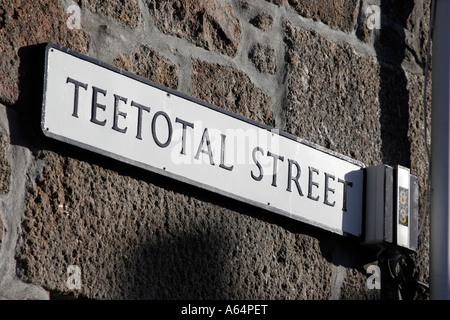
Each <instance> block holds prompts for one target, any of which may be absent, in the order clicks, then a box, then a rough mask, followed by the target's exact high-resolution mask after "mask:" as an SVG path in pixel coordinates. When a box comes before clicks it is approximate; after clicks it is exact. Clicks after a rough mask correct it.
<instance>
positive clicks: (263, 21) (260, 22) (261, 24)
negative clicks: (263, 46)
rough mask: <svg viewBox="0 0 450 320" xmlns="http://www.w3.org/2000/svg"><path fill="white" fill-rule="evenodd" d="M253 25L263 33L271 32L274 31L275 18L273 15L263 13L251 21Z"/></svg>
mask: <svg viewBox="0 0 450 320" xmlns="http://www.w3.org/2000/svg"><path fill="white" fill-rule="evenodd" d="M250 23H251V24H253V25H254V26H255V27H257V28H259V29H261V30H263V31H269V30H271V29H272V25H273V18H272V16H271V15H269V14H267V13H265V12H263V13H260V14H258V15H256V16H255V17H254V18H253V19H252V20H251V21H250Z"/></svg>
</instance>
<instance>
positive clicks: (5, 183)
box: [0, 132, 11, 194]
mask: <svg viewBox="0 0 450 320" xmlns="http://www.w3.org/2000/svg"><path fill="white" fill-rule="evenodd" d="M8 147H9V137H8V136H7V135H6V134H3V133H1V132H0V194H2V193H8V192H9V183H10V179H11V166H10V164H9V161H8V158H7V157H8V153H7V152H8Z"/></svg>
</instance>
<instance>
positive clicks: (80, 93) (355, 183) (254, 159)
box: [42, 44, 364, 237]
mask: <svg viewBox="0 0 450 320" xmlns="http://www.w3.org/2000/svg"><path fill="white" fill-rule="evenodd" d="M211 81H214V79H211ZM42 130H43V132H44V134H45V135H46V136H48V137H51V138H54V139H57V140H60V141H64V142H66V143H69V144H72V145H75V146H78V147H81V148H84V149H87V150H90V151H93V152H96V153H100V154H102V155H105V156H108V157H111V158H114V159H117V160H120V161H123V162H126V163H128V164H131V165H134V166H137V167H140V168H143V169H146V170H150V171H152V172H155V173H159V174H162V175H164V176H168V177H170V178H173V179H176V180H179V181H182V182H184V183H188V184H191V185H194V186H197V187H200V188H203V189H206V190H209V191H212V192H216V193H219V194H222V195H225V196H228V197H230V198H233V199H237V200H240V201H243V202H245V203H248V204H251V205H255V206H257V207H260V208H263V209H266V210H269V211H271V212H274V213H277V214H281V215H284V216H287V217H290V218H292V219H296V220H299V221H302V222H305V223H308V224H311V225H314V226H317V227H320V228H323V229H326V230H329V231H332V232H334V233H338V234H341V235H349V236H356V237H359V236H361V230H362V213H363V189H364V187H363V186H364V179H363V170H362V168H363V167H364V165H363V164H362V163H360V162H358V161H355V160H352V159H350V158H348V157H346V156H343V155H340V154H338V153H335V152H332V151H330V150H326V149H325V148H322V147H320V146H317V145H315V144H312V143H309V142H307V141H304V140H302V139H300V138H297V137H294V136H292V135H289V134H287V133H284V132H280V131H279V130H277V129H274V128H271V127H269V126H266V125H264V124H261V123H257V122H255V121H253V120H250V119H247V118H245V117H242V116H240V115H237V114H234V113H232V112H229V111H226V110H224V109H221V108H219V107H216V106H213V105H211V104H208V103H206V102H204V101H200V100H198V99H195V98H192V97H189V96H187V95H185V94H183V93H180V92H177V91H175V90H172V89H169V88H166V87H163V86H161V85H158V84H155V83H153V82H151V81H149V80H146V79H143V78H141V77H138V76H136V75H134V74H131V73H129V72H126V71H124V70H121V69H119V68H116V67H113V66H110V65H107V64H105V63H103V62H100V61H98V60H95V59H92V58H89V57H87V56H84V55H82V54H80V53H77V52H74V51H71V50H69V49H66V48H63V47H60V46H59V45H56V44H49V45H48V46H47V48H46V61H45V79H44V94H43V109H42ZM124 201H126V200H124Z"/></svg>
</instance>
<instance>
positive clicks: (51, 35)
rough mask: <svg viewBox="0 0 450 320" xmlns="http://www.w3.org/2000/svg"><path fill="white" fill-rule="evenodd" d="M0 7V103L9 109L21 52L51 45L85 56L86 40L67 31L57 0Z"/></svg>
mask: <svg viewBox="0 0 450 320" xmlns="http://www.w3.org/2000/svg"><path fill="white" fill-rule="evenodd" d="M1 7H2V13H0V15H1V16H2V20H1V23H0V52H1V53H2V56H1V59H0V70H2V74H1V75H0V102H3V103H5V104H7V105H12V104H14V103H15V102H16V101H17V99H18V97H19V84H20V79H19V78H20V74H19V66H20V58H19V51H20V49H21V48H23V47H26V46H30V45H34V44H39V43H45V42H49V41H52V42H56V43H59V44H61V45H63V46H66V47H69V48H71V49H74V50H77V51H80V52H84V53H85V52H87V50H88V43H89V37H88V35H87V33H86V32H85V31H83V30H81V29H79V30H77V29H69V28H68V27H67V25H66V21H67V19H68V18H69V15H68V14H66V13H65V11H64V8H63V7H62V6H61V2H60V1H58V0H53V1H43V0H41V1H33V2H30V1H25V0H23V1H21V0H17V1H2V4H1ZM22 75H23V76H25V74H23V73H22Z"/></svg>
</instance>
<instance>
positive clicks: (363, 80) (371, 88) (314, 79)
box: [286, 24, 382, 165]
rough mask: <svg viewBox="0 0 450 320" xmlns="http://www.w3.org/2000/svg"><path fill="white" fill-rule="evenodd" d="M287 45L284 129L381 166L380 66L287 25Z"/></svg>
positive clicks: (317, 36)
mask: <svg viewBox="0 0 450 320" xmlns="http://www.w3.org/2000/svg"><path fill="white" fill-rule="evenodd" d="M286 41H287V45H288V48H289V49H288V63H289V65H290V68H289V73H288V81H287V85H288V98H287V107H286V109H287V120H286V121H287V122H286V130H287V131H288V132H290V133H292V134H294V135H297V136H299V137H301V138H304V139H306V140H308V141H311V142H314V143H317V144H319V145H322V146H325V147H327V148H329V149H331V150H335V151H338V152H340V153H342V154H345V155H347V156H349V157H352V158H354V159H357V160H359V161H362V162H363V163H366V164H369V165H370V164H375V163H379V162H381V161H382V152H381V144H382V132H381V128H380V125H379V121H377V120H375V121H374V120H373V119H379V103H378V102H377V99H378V92H379V90H380V80H379V77H378V74H379V67H378V65H377V63H376V61H374V60H373V59H371V58H366V57H362V56H358V55H356V54H354V53H353V50H352V48H351V47H349V46H347V45H345V44H337V43H334V42H331V41H329V40H327V39H325V38H323V37H321V36H319V35H318V34H317V33H315V32H313V31H312V32H310V31H303V30H300V29H295V28H293V27H292V26H290V25H288V24H287V25H286ZM349 136H352V139H348V138H347V137H349Z"/></svg>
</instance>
